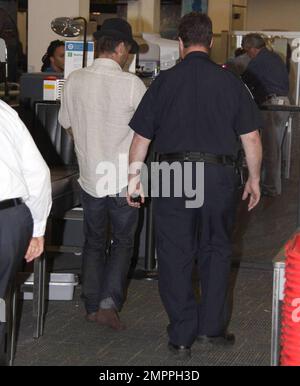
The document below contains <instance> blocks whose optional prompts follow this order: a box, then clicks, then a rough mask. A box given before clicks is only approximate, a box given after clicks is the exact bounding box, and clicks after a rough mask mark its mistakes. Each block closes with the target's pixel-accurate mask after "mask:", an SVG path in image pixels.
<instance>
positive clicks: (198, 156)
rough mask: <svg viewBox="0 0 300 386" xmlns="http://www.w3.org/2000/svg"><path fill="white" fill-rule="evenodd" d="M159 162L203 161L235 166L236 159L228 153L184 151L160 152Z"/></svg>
mask: <svg viewBox="0 0 300 386" xmlns="http://www.w3.org/2000/svg"><path fill="white" fill-rule="evenodd" d="M159 161H160V162H164V161H166V162H176V161H177V162H182V161H183V162H204V163H209V164H217V165H223V166H234V167H235V166H237V160H236V159H235V158H234V157H231V156H228V155H216V154H209V153H195V152H184V153H171V154H160V156H159Z"/></svg>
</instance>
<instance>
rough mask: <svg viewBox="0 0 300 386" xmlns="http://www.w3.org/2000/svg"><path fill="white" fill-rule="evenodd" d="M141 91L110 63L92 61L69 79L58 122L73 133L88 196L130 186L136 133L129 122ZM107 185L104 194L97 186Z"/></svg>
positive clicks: (137, 81)
mask: <svg viewBox="0 0 300 386" xmlns="http://www.w3.org/2000/svg"><path fill="white" fill-rule="evenodd" d="M145 92H146V87H145V85H144V83H143V82H142V81H141V80H140V79H139V78H138V77H137V76H135V75H133V74H130V73H128V72H124V71H122V68H121V67H120V66H119V64H118V63H117V62H115V61H114V60H112V59H102V58H101V59H96V60H95V61H94V63H93V65H92V66H90V67H88V68H85V69H81V70H78V71H75V72H73V73H72V74H71V75H70V76H69V78H68V80H67V82H66V84H65V87H64V93H63V98H62V104H61V109H60V113H59V122H60V123H61V125H62V126H63V127H64V128H66V129H69V128H72V132H73V135H74V140H75V150H76V154H77V158H78V163H79V168H80V179H79V184H80V185H81V187H82V189H83V190H84V191H85V192H87V193H88V194H89V195H91V196H93V197H105V196H109V195H115V194H118V193H120V192H121V191H122V190H123V189H124V188H125V187H126V186H127V185H128V157H129V148H130V145H131V142H132V138H133V134H134V133H133V131H132V130H131V128H130V127H129V122H130V120H131V118H132V116H133V114H134V113H135V111H136V109H137V107H138V105H139V103H140V101H141V99H142V97H143V96H144V94H145ZM120 155H121V159H119V156H120ZM107 162H109V163H110V165H112V167H113V168H114V170H111V169H107V173H106V172H105V171H104V169H106V167H105V164H106V163H107ZM99 166H100V167H99ZM101 166H102V168H101ZM101 169H102V170H101ZM105 182H107V189H105V191H103V190H102V189H100V188H99V186H100V187H101V186H102V187H103V186H104V185H105Z"/></svg>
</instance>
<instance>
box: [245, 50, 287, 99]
mask: <svg viewBox="0 0 300 386" xmlns="http://www.w3.org/2000/svg"><path fill="white" fill-rule="evenodd" d="M243 80H244V82H245V83H246V84H247V85H248V86H249V88H250V89H251V91H252V92H253V94H254V96H255V100H256V101H257V102H258V103H263V102H264V101H265V100H266V97H267V96H268V95H271V94H276V95H278V96H287V95H288V93H289V74H288V71H287V68H286V65H285V64H284V62H283V60H282V59H281V57H280V56H279V55H277V54H276V53H275V52H272V51H269V50H268V49H267V48H263V49H262V50H261V51H260V53H259V54H258V55H257V56H256V58H254V59H252V60H251V62H250V63H249V65H248V68H247V70H246V72H245V73H244V75H243Z"/></svg>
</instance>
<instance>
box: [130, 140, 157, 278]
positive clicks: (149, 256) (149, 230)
mask: <svg viewBox="0 0 300 386" xmlns="http://www.w3.org/2000/svg"><path fill="white" fill-rule="evenodd" d="M156 161H158V156H157V154H156V153H154V151H153V148H152V147H151V149H150V152H149V156H148V159H147V162H146V163H147V166H148V170H151V164H152V162H156ZM150 192H151V178H150V174H149V196H150V198H149V199H148V200H147V203H146V208H145V210H146V214H147V216H146V217H147V220H146V236H145V263H144V269H143V270H138V271H136V272H135V274H134V277H135V278H136V279H146V280H157V277H158V272H157V260H156V249H155V229H154V208H153V199H152V198H151V194H150Z"/></svg>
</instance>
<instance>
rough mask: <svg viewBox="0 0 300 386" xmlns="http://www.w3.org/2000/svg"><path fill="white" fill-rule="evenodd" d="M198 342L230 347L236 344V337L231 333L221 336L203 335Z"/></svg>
mask: <svg viewBox="0 0 300 386" xmlns="http://www.w3.org/2000/svg"><path fill="white" fill-rule="evenodd" d="M197 342H198V343H200V344H203V345H213V346H221V347H230V346H233V345H234V344H235V336H234V335H233V334H229V333H226V334H223V335H220V336H206V335H201V336H198V338H197Z"/></svg>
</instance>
